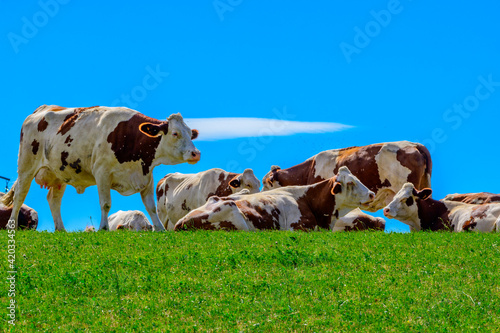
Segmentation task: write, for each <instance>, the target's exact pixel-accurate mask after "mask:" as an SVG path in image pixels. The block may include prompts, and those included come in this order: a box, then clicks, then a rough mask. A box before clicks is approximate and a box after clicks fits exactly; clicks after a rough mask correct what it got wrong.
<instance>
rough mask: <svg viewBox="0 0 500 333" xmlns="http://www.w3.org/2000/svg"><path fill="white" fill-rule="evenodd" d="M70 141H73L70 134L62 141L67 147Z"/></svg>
mask: <svg viewBox="0 0 500 333" xmlns="http://www.w3.org/2000/svg"><path fill="white" fill-rule="evenodd" d="M71 142H73V138H71V135H68V137H67V138H66V140H64V143H65V144H67V145H68V147H70V146H71Z"/></svg>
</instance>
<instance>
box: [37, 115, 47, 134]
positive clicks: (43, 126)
mask: <svg viewBox="0 0 500 333" xmlns="http://www.w3.org/2000/svg"><path fill="white" fill-rule="evenodd" d="M47 126H49V123H48V122H47V120H45V117H43V118H42V119H41V120H40V121H39V122H38V132H43V131H45V130H46V129H47Z"/></svg>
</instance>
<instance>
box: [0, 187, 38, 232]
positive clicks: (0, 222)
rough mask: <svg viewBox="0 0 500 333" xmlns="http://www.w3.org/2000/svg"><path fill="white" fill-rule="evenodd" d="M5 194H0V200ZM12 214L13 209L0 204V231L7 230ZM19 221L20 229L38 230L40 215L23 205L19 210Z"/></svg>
mask: <svg viewBox="0 0 500 333" xmlns="http://www.w3.org/2000/svg"><path fill="white" fill-rule="evenodd" d="M4 194H5V193H2V192H0V198H2V197H3V196H4ZM11 214H12V208H9V207H6V206H5V205H3V204H2V203H0V229H7V223H8V222H9V218H10V216H11ZM17 216H18V221H19V228H20V229H36V228H37V227H38V213H37V212H36V211H35V210H34V209H33V208H31V207H28V206H26V205H22V206H21V209H20V210H19V214H18V215H17Z"/></svg>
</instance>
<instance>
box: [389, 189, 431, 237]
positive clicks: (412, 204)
mask: <svg viewBox="0 0 500 333" xmlns="http://www.w3.org/2000/svg"><path fill="white" fill-rule="evenodd" d="M431 194H432V190H431V189H430V188H424V189H423V190H420V191H418V190H416V189H415V186H414V185H413V184H412V183H406V184H404V185H403V187H402V188H401V190H399V192H398V193H397V194H396V195H395V196H394V198H393V199H392V201H391V202H390V203H389V204H388V205H387V206H386V207H385V208H384V215H385V216H386V217H388V218H390V219H397V220H399V221H401V222H404V223H406V224H408V225H409V226H410V227H412V228H414V229H415V230H420V229H421V226H420V222H419V221H420V220H419V218H418V207H417V201H418V200H425V199H427V198H429V197H430V196H431Z"/></svg>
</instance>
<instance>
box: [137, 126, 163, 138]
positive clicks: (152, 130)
mask: <svg viewBox="0 0 500 333" xmlns="http://www.w3.org/2000/svg"><path fill="white" fill-rule="evenodd" d="M160 130H161V127H160V126H158V125H155V124H152V123H142V124H140V125H139V131H141V132H142V133H143V134H145V135H147V136H149V137H151V138H156V137H158V136H160V135H161V133H160Z"/></svg>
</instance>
